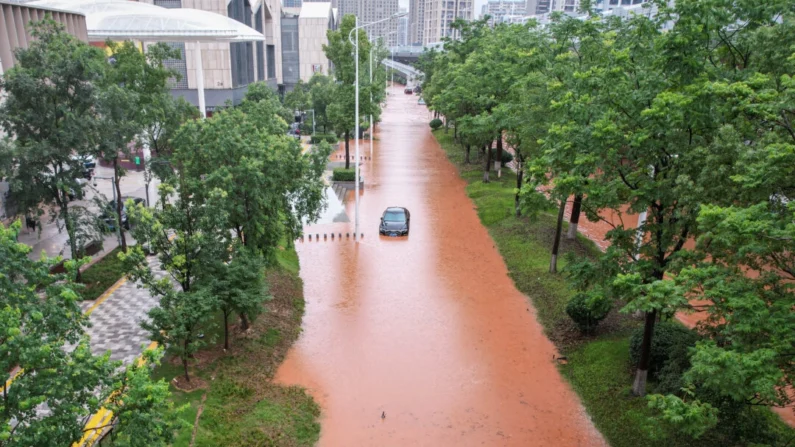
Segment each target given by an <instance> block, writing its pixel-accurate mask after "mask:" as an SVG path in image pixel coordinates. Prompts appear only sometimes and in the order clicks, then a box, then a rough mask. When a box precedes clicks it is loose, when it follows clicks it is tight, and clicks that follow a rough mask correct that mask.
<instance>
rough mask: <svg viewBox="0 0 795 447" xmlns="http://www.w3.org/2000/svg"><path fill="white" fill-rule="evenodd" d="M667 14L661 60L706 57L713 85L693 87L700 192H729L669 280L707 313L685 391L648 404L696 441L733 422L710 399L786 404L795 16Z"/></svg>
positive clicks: (794, 186)
mask: <svg viewBox="0 0 795 447" xmlns="http://www.w3.org/2000/svg"><path fill="white" fill-rule="evenodd" d="M676 14H677V15H678V16H679V17H680V20H679V21H678V22H677V25H676V26H675V28H674V30H673V31H672V33H673V34H672V39H671V41H670V42H668V45H667V46H666V47H665V50H666V52H670V53H671V54H674V53H679V54H680V57H681V55H682V54H692V51H687V52H683V51H682V50H683V48H682V47H683V46H684V45H687V46H688V47H695V48H698V47H701V46H703V45H704V44H705V43H707V42H709V43H710V44H711V45H710V46H708V48H711V49H712V51H711V53H710V54H708V56H711V57H709V58H708V60H709V62H708V63H707V64H706V67H707V68H708V69H709V73H710V75H711V76H710V78H709V79H708V80H706V81H705V82H704V83H703V85H701V86H699V87H700V88H702V89H704V91H708V92H710V93H711V94H712V95H711V99H712V111H713V113H715V114H716V115H718V119H719V126H718V135H717V137H716V138H715V139H714V140H712V142H711V145H710V147H709V149H708V150H706V151H705V153H706V154H705V157H704V162H703V163H704V166H705V168H704V170H703V172H702V177H701V178H700V179H699V183H700V184H709V183H713V182H718V181H721V179H724V178H726V179H729V182H728V183H726V182H724V183H723V184H724V188H723V191H722V193H721V194H716V195H715V196H714V197H712V200H710V202H711V204H705V205H702V207H701V209H700V210H699V215H698V225H699V229H700V232H701V233H700V237H699V239H698V244H697V247H696V250H697V255H698V256H695V257H694V260H692V262H688V264H687V267H686V268H684V269H683V270H682V271H681V273H680V274H679V275H678V276H677V277H675V278H673V279H671V282H672V283H673V284H674V286H675V287H677V288H678V292H679V293H680V294H681V295H682V296H685V297H687V298H691V299H692V298H695V299H699V300H703V302H704V303H706V304H704V305H700V306H697V307H696V308H697V309H699V310H703V311H705V312H706V315H707V318H706V320H705V321H704V322H703V323H702V324H701V325H700V326H699V330H700V332H701V333H702V334H703V335H704V336H705V337H706V338H705V340H704V341H702V342H700V343H698V344H697V345H696V347H695V348H694V349H693V350H692V351H691V356H690V369H689V370H688V371H687V372H686V373H685V374H684V380H683V382H684V383H685V386H686V387H687V391H686V392H683V393H679V394H677V395H669V396H651V397H650V398H651V404H652V405H653V406H654V407H655V408H658V409H659V410H660V411H661V414H662V416H663V417H664V418H665V419H666V420H668V421H671V422H673V423H675V424H677V425H679V426H680V427H681V428H682V430H683V431H685V432H687V433H689V434H691V435H694V436H699V435H702V434H703V433H704V432H705V431H706V430H707V429H709V428H710V427H712V426H714V425H716V424H717V423H724V421H723V419H724V418H731V417H732V415H724V414H723V412H724V409H723V408H721V407H720V406H719V405H718V404H716V400H718V401H720V400H724V401H729V402H732V403H734V405H735V406H741V407H745V408H746V409H747V408H749V407H752V406H759V405H765V406H779V407H785V406H790V405H791V404H792V396H791V395H790V394H789V393H788V391H789V390H791V388H792V386H793V383H792V377H793V372H795V371H793V364H792V362H791V359H792V352H793V349H792V348H793V346H795V338H794V337H795V336H794V335H793V334H795V327H793V323H792V318H791V317H792V308H793V305H795V289H793V280H795V255H793V253H795V244H794V243H793V241H795V225H793V221H794V219H795V206H793V202H792V201H791V199H790V198H791V197H793V195H794V194H795V182H793V179H795V169H794V167H795V127H793V124H792V123H793V122H795V121H794V119H795V112H794V111H795V82H793V78H792V73H793V69H795V65H794V64H795V55H794V54H795V53H794V52H793V48H792V46H790V45H782V44H781V43H782V42H792V41H793V38H795V26H794V25H793V23H795V22H794V21H793V20H794V19H795V15H794V13H793V10H792V8H791V3H789V2H785V1H772V2H765V3H764V4H761V3H756V4H754V3H733V2H726V1H718V2H707V1H691V2H685V3H682V4H678V5H677V7H676ZM737 23H742V24H743V26H742V27H737ZM685 49H688V48H685ZM691 66H692V65H690V66H688V68H690V67H691ZM749 272H751V273H750V274H749ZM717 410H720V413H718V411H717ZM715 414H717V416H718V418H716V417H715ZM710 415H711V417H710ZM725 423H727V424H732V423H733V421H726V422H725ZM786 441H787V442H788V440H786ZM781 442H782V443H784V442H785V440H781ZM771 444H772V443H771Z"/></svg>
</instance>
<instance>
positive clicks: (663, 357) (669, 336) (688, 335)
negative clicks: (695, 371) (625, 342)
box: [629, 321, 698, 388]
mask: <svg viewBox="0 0 795 447" xmlns="http://www.w3.org/2000/svg"><path fill="white" fill-rule="evenodd" d="M696 341H698V334H696V333H695V332H693V331H691V330H690V329H687V328H686V327H684V326H682V325H681V324H679V323H674V322H670V321H663V322H661V323H658V324H656V325H655V327H654V336H652V338H651V358H650V359H649V374H650V375H651V376H653V377H655V376H657V374H658V373H659V372H661V371H663V368H665V367H666V366H667V365H668V364H669V363H671V365H670V366H669V367H668V370H667V371H666V376H665V377H663V378H664V379H665V381H666V383H667V385H666V386H667V387H669V388H670V387H675V386H677V380H676V378H675V377H671V375H672V374H673V375H674V376H675V375H676V374H679V376H680V377H681V373H682V372H684V371H685V370H686V369H687V368H689V364H690V363H689V360H688V357H687V348H689V347H691V346H695V344H696ZM642 342H643V328H642V327H640V328H638V329H637V330H635V333H633V334H632V337H631V338H630V340H629V358H630V360H631V361H632V364H633V365H637V364H638V361H640V345H641V343H642Z"/></svg>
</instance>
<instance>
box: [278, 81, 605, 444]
mask: <svg viewBox="0 0 795 447" xmlns="http://www.w3.org/2000/svg"><path fill="white" fill-rule="evenodd" d="M429 120H430V118H429V116H428V112H427V110H426V108H425V107H424V106H420V105H417V97H416V96H414V95H403V94H402V89H400V88H392V89H391V90H390V96H389V104H388V105H387V107H386V110H385V112H384V117H383V123H382V124H381V126H379V127H380V128H379V129H378V132H377V134H376V138H377V139H378V141H376V143H375V147H374V155H373V159H372V160H371V161H365V162H364V163H363V175H364V178H365V181H366V188H365V191H364V192H363V193H362V195H361V205H360V207H361V216H360V219H361V231H362V232H363V233H364V238H363V239H362V240H361V241H360V242H358V243H356V242H354V241H353V240H352V239H346V238H345V233H346V232H352V231H353V218H354V214H353V210H354V208H353V202H354V200H353V197H352V194H351V195H350V196H349V197H348V201H347V204H346V210H347V213H348V215H349V217H350V219H351V222H350V223H328V224H323V223H320V224H315V225H312V226H309V227H307V228H306V233H307V234H312V235H313V237H312V241H311V242H310V241H308V240H307V239H304V241H303V242H297V243H296V245H297V248H298V254H299V257H300V261H301V277H302V278H303V281H304V292H305V297H306V301H307V307H306V315H305V317H304V324H303V333H302V334H301V336H300V338H299V340H298V341H297V342H296V344H295V345H294V347H293V348H292V349H291V351H290V352H289V354H288V356H287V359H286V361H285V362H284V364H283V365H282V366H281V368H280V369H279V371H278V373H277V380H278V381H279V382H281V383H285V384H298V385H302V386H304V387H306V388H308V389H309V391H310V392H311V393H312V395H313V396H314V397H315V399H316V400H317V401H318V402H319V403H320V405H321V407H322V408H323V417H322V432H321V438H320V445H322V446H351V447H358V446H412V447H415V446H474V445H478V446H480V445H485V446H599V445H605V442H604V441H603V439H602V437H601V435H600V434H599V433H598V431H597V430H596V429H595V428H594V426H593V424H592V423H591V421H590V420H589V418H588V417H587V415H586V413H585V411H584V409H583V407H582V405H581V404H580V402H579V400H578V398H577V395H576V394H575V393H574V392H573V391H572V390H571V389H570V387H569V386H568V384H566V383H565V382H564V381H563V379H562V378H561V376H560V374H559V373H558V371H557V369H556V367H555V364H554V363H553V361H552V356H553V354H555V352H556V351H555V349H554V346H553V345H552V343H551V342H550V341H549V340H547V338H546V337H545V336H544V335H543V332H542V328H541V326H540V324H539V323H538V322H537V321H536V318H535V312H534V310H533V307H532V305H531V304H530V302H529V300H528V299H527V298H526V297H525V296H523V295H522V294H521V293H520V292H519V291H517V290H516V288H515V287H514V285H513V283H512V281H511V279H510V278H509V277H508V272H507V270H506V267H505V264H504V263H503V260H502V258H501V257H500V255H499V253H498V251H497V249H496V248H495V247H494V244H493V242H492V240H491V238H490V237H489V235H488V232H487V231H486V229H485V228H484V227H483V226H482V225H481V224H480V221H479V220H478V216H477V214H476V211H475V210H474V209H473V204H472V202H471V201H470V200H469V198H468V197H467V196H466V192H465V191H464V187H465V184H464V182H463V181H462V180H461V179H460V178H459V177H458V174H457V172H456V169H455V167H454V166H453V165H452V164H451V163H450V162H448V160H447V159H446V157H445V155H444V153H443V152H442V150H441V149H440V148H439V146H438V145H437V143H436V141H435V139H434V138H433V136H432V135H431V133H430V129H429V127H428V121H429ZM365 147H366V146H365ZM351 152H353V144H351ZM363 152H366V153H367V154H368V155H369V149H365V150H363ZM388 206H405V207H407V208H408V209H409V210H410V211H411V235H410V236H409V237H408V238H386V237H383V236H379V235H378V223H379V218H380V216H381V213H382V212H383V210H384V208H386V207H388ZM331 232H334V233H337V234H338V233H342V235H343V239H342V240H341V241H340V240H339V238H335V239H334V240H333V241H332V240H331V238H330V237H329V238H328V239H326V240H324V239H323V234H324V233H331ZM315 234H320V236H321V240H320V241H319V242H318V241H316V238H315V236H314V235H315ZM382 413H383V414H384V415H385V418H383V419H382Z"/></svg>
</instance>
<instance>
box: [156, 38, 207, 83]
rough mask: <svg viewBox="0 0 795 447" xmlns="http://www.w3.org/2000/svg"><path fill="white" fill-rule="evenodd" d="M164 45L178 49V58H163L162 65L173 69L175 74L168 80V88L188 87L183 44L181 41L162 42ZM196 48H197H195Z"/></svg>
mask: <svg viewBox="0 0 795 447" xmlns="http://www.w3.org/2000/svg"><path fill="white" fill-rule="evenodd" d="M164 43H165V45H168V46H169V47H171V48H173V49H175V50H177V51H179V56H180V57H179V59H164V60H163V65H164V66H165V67H166V68H168V69H169V70H173V71H174V72H175V73H176V74H177V76H176V77H173V78H171V79H169V80H168V86H169V87H170V88H179V89H186V88H188V66H187V65H185V44H184V43H182V42H164ZM197 50H198V48H197Z"/></svg>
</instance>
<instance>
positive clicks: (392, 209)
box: [386, 206, 408, 212]
mask: <svg viewBox="0 0 795 447" xmlns="http://www.w3.org/2000/svg"><path fill="white" fill-rule="evenodd" d="M386 211H404V212H405V211H408V210H407V209H406V208H403V207H401V206H390V207H389V208H387V209H386Z"/></svg>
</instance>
